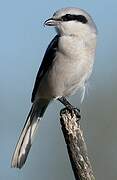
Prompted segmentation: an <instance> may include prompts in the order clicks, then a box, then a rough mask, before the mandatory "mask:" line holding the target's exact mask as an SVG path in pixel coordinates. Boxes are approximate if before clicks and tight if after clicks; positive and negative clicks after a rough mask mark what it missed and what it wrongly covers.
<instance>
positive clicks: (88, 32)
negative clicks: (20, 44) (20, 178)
mask: <svg viewBox="0 0 117 180" xmlns="http://www.w3.org/2000/svg"><path fill="white" fill-rule="evenodd" d="M44 25H45V26H52V27H54V28H55V30H56V35H55V37H54V38H53V39H52V41H51V42H50V44H49V46H48V47H47V50H46V52H45V55H44V57H43V60H42V63H41V66H40V68H39V71H38V73H37V76H36V80H35V84H34V88H33V92H32V98H31V102H32V107H31V110H30V112H29V114H28V117H27V119H26V122H25V124H24V127H23V130H22V132H21V135H20V137H19V140H18V143H17V145H16V148H15V151H14V154H13V157H12V162H11V166H12V167H15V168H19V169H20V168H22V166H23V165H24V164H25V161H26V159H27V156H28V153H29V150H30V148H31V145H32V142H33V139H34V135H35V133H36V130H37V127H38V124H39V121H40V120H41V119H42V117H43V115H44V113H45V110H46V108H47V107H48V105H49V103H50V102H51V101H54V100H58V101H60V102H61V103H62V104H64V105H65V106H66V107H67V108H68V109H72V108H73V107H74V106H72V105H71V104H70V103H69V101H68V100H67V97H69V96H70V95H73V94H75V93H76V92H77V91H78V90H80V89H83V92H84V93H83V94H85V87H86V83H87V81H88V79H89V77H90V75H91V73H92V70H93V64H94V60H95V53H96V41H97V27H96V24H95V23H94V21H93V19H92V17H91V16H90V15H89V14H88V13H87V12H86V11H85V10H83V9H80V8H78V7H66V8H61V9H59V10H57V11H56V12H55V13H54V14H53V16H52V17H51V18H49V19H47V20H46V21H45V22H44ZM82 98H84V95H83V97H82Z"/></svg>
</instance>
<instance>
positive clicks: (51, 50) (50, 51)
mask: <svg viewBox="0 0 117 180" xmlns="http://www.w3.org/2000/svg"><path fill="white" fill-rule="evenodd" d="M58 39H59V35H56V36H55V37H54V38H53V40H52V41H51V42H50V44H49V46H48V48H47V50H46V52H45V55H44V58H43V61H42V63H41V66H40V68H39V71H38V73H37V77H36V81H35V85H34V88H33V92H32V98H31V102H32V103H33V101H34V99H35V95H36V93H37V89H38V87H39V84H40V81H41V79H42V77H43V76H44V74H45V73H46V72H47V71H48V68H49V67H50V66H51V64H52V62H53V59H54V57H55V54H56V49H57V47H58Z"/></svg>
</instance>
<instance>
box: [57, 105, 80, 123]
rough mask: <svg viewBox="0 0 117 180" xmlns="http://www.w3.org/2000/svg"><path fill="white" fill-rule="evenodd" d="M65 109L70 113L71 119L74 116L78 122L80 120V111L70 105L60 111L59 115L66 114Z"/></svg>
mask: <svg viewBox="0 0 117 180" xmlns="http://www.w3.org/2000/svg"><path fill="white" fill-rule="evenodd" d="M66 109H67V110H68V111H69V112H70V114H71V116H72V117H73V116H74V114H75V115H76V117H77V118H78V120H80V119H81V115H80V110H79V109H78V108H76V107H74V106H72V105H70V106H67V107H66V108H64V109H62V110H61V112H60V114H64V113H65V112H66Z"/></svg>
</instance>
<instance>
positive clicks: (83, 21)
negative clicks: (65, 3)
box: [44, 8, 97, 37]
mask: <svg viewBox="0 0 117 180" xmlns="http://www.w3.org/2000/svg"><path fill="white" fill-rule="evenodd" d="M44 24H45V25H47V26H55V28H56V30H57V32H58V33H59V34H60V35H68V36H69V35H70V36H71V35H72V36H81V37H82V36H84V37H85V36H86V35H88V34H96V33H97V30H96V25H95V23H94V22H93V20H92V18H91V16H90V15H89V14H88V13H87V12H86V11H84V10H82V9H79V8H64V9H60V10H58V11H56V12H55V13H54V14H53V16H52V18H49V19H48V20H46V21H45V23H44Z"/></svg>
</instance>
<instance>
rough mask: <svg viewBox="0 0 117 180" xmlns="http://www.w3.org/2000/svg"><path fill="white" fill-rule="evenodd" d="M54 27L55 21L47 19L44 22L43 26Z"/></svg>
mask: <svg viewBox="0 0 117 180" xmlns="http://www.w3.org/2000/svg"><path fill="white" fill-rule="evenodd" d="M45 25H46V26H56V25H57V19H54V18H49V19H47V20H46V21H45V22H44V26H45Z"/></svg>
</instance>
